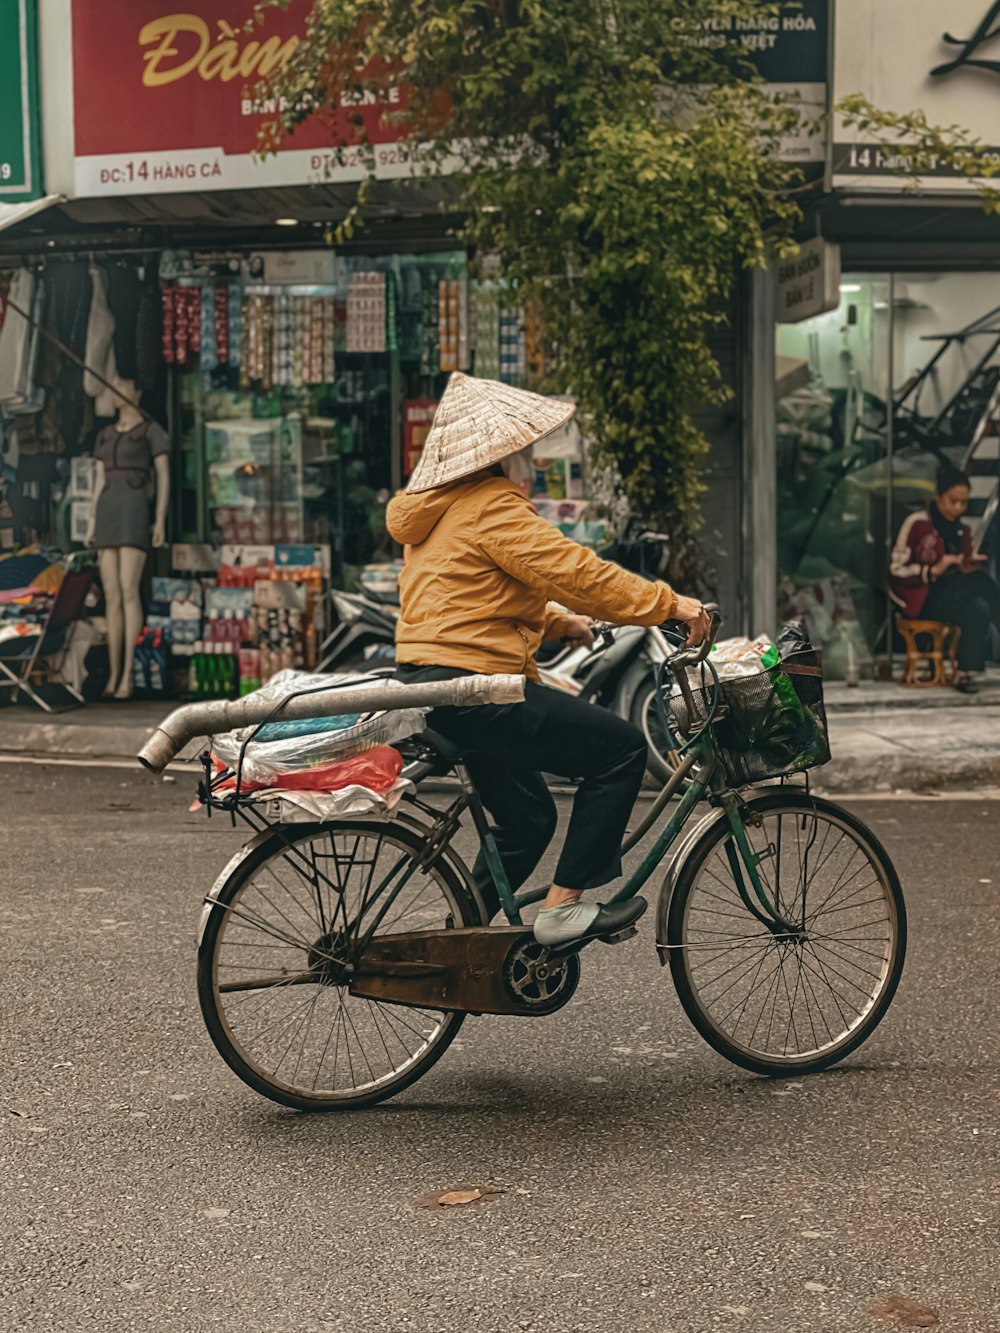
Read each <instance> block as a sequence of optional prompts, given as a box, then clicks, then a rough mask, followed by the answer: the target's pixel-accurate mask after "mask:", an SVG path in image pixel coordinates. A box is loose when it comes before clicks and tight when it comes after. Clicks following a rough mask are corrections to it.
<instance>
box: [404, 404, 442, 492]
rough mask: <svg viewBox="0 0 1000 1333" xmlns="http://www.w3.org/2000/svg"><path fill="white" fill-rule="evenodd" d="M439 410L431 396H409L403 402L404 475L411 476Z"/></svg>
mask: <svg viewBox="0 0 1000 1333" xmlns="http://www.w3.org/2000/svg"><path fill="white" fill-rule="evenodd" d="M436 411H437V402H436V400H434V399H431V398H408V399H407V400H406V402H405V403H404V404H403V476H404V478H405V477H409V476H410V475H411V474H412V472H413V470H414V468H415V467H416V466H417V463H419V461H420V455H421V453H422V452H423V448H424V443H425V441H426V439H427V434H428V432H429V431H430V428H431V422H432V421H433V420H434V413H435V412H436Z"/></svg>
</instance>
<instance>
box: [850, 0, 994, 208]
mask: <svg viewBox="0 0 1000 1333" xmlns="http://www.w3.org/2000/svg"><path fill="white" fill-rule="evenodd" d="M850 93H863V94H864V96H865V97H867V98H868V100H869V101H870V102H872V103H873V104H874V105H875V106H877V107H878V108H879V109H880V110H883V111H893V112H899V113H905V112H910V111H913V110H914V108H918V109H919V110H920V111H922V112H923V113H924V114H925V115H926V116H927V119H928V121H929V122H930V124H932V125H957V126H960V127H961V128H962V129H964V130H967V131H969V132H970V133H971V134H972V136H973V137H974V138H978V139H979V140H980V141H981V142H982V143H983V144H985V145H986V146H987V147H988V148H994V147H995V151H996V155H997V159H998V161H1000V117H998V114H997V113H998V111H1000V2H997V0H950V2H949V4H948V5H947V6H942V5H941V0H840V4H839V5H838V7H837V32H836V42H835V50H834V97H835V99H836V100H839V99H840V98H842V97H844V96H846V95H847V94H850ZM833 172H834V177H833V184H834V186H835V187H838V188H850V189H862V190H863V189H878V190H879V191H885V190H893V191H902V190H905V189H908V188H912V174H911V173H910V171H909V161H908V157H907V152H906V147H905V145H900V147H899V149H898V150H894V151H887V150H885V149H882V148H879V147H877V146H875V145H874V144H873V143H872V142H871V140H870V139H866V138H865V137H864V136H863V135H861V134H859V132H858V131H857V130H856V129H853V128H850V129H849V128H847V127H846V126H845V125H844V124H843V121H842V120H841V121H838V123H837V124H836V125H835V127H834V150H833ZM923 177H924V178H923V181H922V187H923V188H924V190H925V191H932V190H934V189H937V190H940V191H942V192H948V193H954V192H955V190H956V188H960V189H974V188H976V186H975V182H971V181H968V180H966V179H965V178H964V177H961V176H960V175H959V174H958V173H956V172H955V171H954V170H953V169H952V168H950V167H948V166H946V165H944V164H942V165H941V166H933V165H932V166H931V167H930V169H929V170H925V172H924V173H923Z"/></svg>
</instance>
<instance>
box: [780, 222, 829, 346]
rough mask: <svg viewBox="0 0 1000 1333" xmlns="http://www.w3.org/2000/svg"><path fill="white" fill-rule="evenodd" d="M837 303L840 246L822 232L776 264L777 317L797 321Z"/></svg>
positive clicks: (789, 321)
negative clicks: (823, 235)
mask: <svg viewBox="0 0 1000 1333" xmlns="http://www.w3.org/2000/svg"><path fill="white" fill-rule="evenodd" d="M839 305H840V247H839V246H838V245H831V244H830V243H829V241H824V240H823V238H822V236H817V237H816V238H815V239H814V240H811V241H805V242H804V243H803V244H802V246H800V248H799V253H798V254H797V255H796V256H795V258H794V259H783V260H782V261H781V262H780V263H779V265H778V298H777V309H776V314H777V319H778V323H779V324H798V323H800V322H801V321H802V320H804V319H812V318H813V317H814V316H816V315H825V314H826V312H827V311H828V310H836V309H837V307H838V306H839Z"/></svg>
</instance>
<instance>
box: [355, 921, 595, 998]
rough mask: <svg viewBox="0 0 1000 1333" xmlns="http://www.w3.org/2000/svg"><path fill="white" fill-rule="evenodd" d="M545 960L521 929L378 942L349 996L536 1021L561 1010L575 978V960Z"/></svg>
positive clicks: (426, 933) (359, 965) (427, 933)
mask: <svg viewBox="0 0 1000 1333" xmlns="http://www.w3.org/2000/svg"><path fill="white" fill-rule="evenodd" d="M546 954H547V951H546V950H544V949H542V948H541V946H539V945H538V944H536V942H535V938H534V936H533V934H532V933H531V931H530V930H527V929H525V927H524V926H472V927H463V928H462V929H460V930H416V931H411V932H409V933H406V934H400V935H382V936H379V937H377V938H375V939H373V940H371V941H370V942H369V943H368V944H367V945H366V946H365V949H364V952H363V953H362V954H361V956H360V957H359V958H358V959H357V960H356V962H355V967H354V975H353V977H352V978H351V983H350V993H351V994H352V995H357V996H359V997H361V998H364V999H370V1000H378V1001H380V1002H381V1003H383V1004H405V1005H411V1006H413V1007H414V1008H419V1009H443V1010H453V1011H456V1012H459V1013H467V1014H510V1015H514V1016H518V1017H529V1016H541V1015H544V1014H550V1013H553V1012H554V1011H555V1010H556V1009H561V1008H562V1006H563V1005H564V1004H566V1003H567V1001H568V1000H569V999H570V997H571V996H572V994H573V992H574V991H575V990H576V985H577V982H578V981H579V977H580V964H579V959H578V958H577V956H576V955H575V954H574V955H571V956H569V957H567V958H557V959H552V960H548V959H547V957H545V955H546ZM539 969H540V972H539ZM536 973H537V975H536Z"/></svg>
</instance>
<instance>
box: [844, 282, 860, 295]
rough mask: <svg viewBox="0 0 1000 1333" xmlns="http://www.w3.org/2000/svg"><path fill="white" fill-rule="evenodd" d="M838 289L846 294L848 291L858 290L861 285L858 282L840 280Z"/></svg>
mask: <svg viewBox="0 0 1000 1333" xmlns="http://www.w3.org/2000/svg"><path fill="white" fill-rule="evenodd" d="M840 290H841V292H842V293H843V294H844V295H845V296H846V295H847V294H848V293H849V292H860V291H861V290H862V286H861V283H860V282H842V283H841V284H840Z"/></svg>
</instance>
